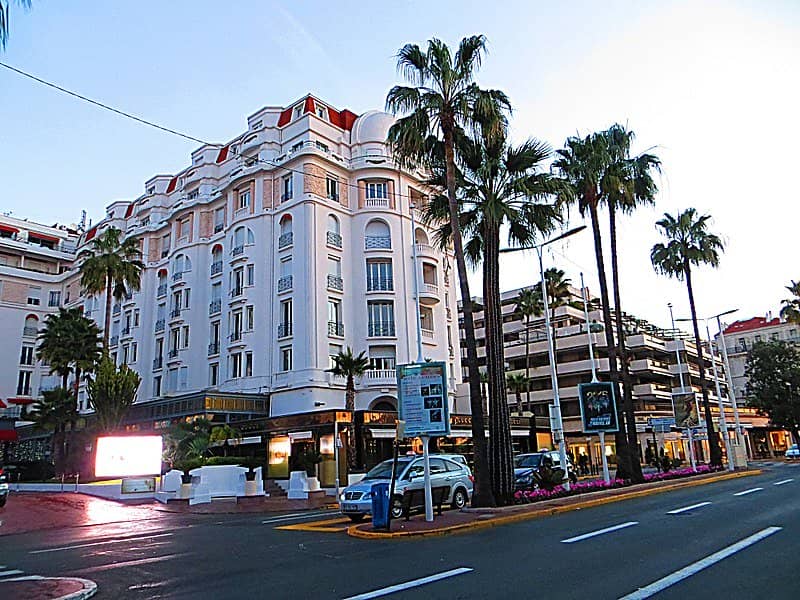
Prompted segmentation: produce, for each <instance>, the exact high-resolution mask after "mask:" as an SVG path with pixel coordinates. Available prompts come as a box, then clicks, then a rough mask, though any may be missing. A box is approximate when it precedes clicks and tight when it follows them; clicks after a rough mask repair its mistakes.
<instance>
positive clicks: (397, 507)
mask: <svg viewBox="0 0 800 600" xmlns="http://www.w3.org/2000/svg"><path fill="white" fill-rule="evenodd" d="M402 516H403V500H402V499H401V497H400V496H396V497H395V499H394V502H392V518H393V519H399V518H400V517H402Z"/></svg>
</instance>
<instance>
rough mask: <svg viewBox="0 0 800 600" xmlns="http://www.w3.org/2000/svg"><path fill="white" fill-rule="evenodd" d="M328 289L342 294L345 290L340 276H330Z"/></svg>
mask: <svg viewBox="0 0 800 600" xmlns="http://www.w3.org/2000/svg"><path fill="white" fill-rule="evenodd" d="M328 289H331V290H336V291H338V292H341V291H342V290H343V289H344V281H342V278H341V277H340V276H339V275H331V274H328Z"/></svg>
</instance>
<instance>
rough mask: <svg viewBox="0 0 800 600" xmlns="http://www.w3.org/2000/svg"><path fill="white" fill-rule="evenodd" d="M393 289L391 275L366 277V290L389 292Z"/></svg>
mask: <svg viewBox="0 0 800 600" xmlns="http://www.w3.org/2000/svg"><path fill="white" fill-rule="evenodd" d="M393 290H394V278H393V277H367V291H368V292H391V291H393Z"/></svg>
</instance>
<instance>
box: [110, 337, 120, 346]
mask: <svg viewBox="0 0 800 600" xmlns="http://www.w3.org/2000/svg"><path fill="white" fill-rule="evenodd" d="M117 344H119V336H118V335H112V336H111V339H109V340H108V345H109V346H116V345H117Z"/></svg>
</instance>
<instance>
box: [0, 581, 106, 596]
mask: <svg viewBox="0 0 800 600" xmlns="http://www.w3.org/2000/svg"><path fill="white" fill-rule="evenodd" d="M14 581H74V582H77V583H80V584H82V585H83V589H80V590H78V591H77V592H71V593H69V594H66V595H64V596H59V597H58V598H56V599H55V600H84V598H91V597H92V596H94V595H95V594H96V593H97V584H96V583H95V582H94V581H91V580H90V579H83V578H81V577H42V576H41V575H27V576H25V577H14V578H12V579H4V580H3V581H1V582H0V584H2V583H6V582H14Z"/></svg>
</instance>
